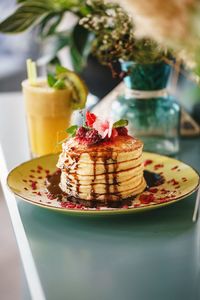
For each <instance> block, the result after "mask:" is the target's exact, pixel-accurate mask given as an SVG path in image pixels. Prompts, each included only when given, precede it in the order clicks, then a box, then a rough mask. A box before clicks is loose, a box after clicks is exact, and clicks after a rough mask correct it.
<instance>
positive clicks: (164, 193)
mask: <svg viewBox="0 0 200 300" xmlns="http://www.w3.org/2000/svg"><path fill="white" fill-rule="evenodd" d="M169 192H170V191H169V190H166V189H162V190H161V194H162V195H166V194H167V193H169Z"/></svg>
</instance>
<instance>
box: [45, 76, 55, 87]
mask: <svg viewBox="0 0 200 300" xmlns="http://www.w3.org/2000/svg"><path fill="white" fill-rule="evenodd" d="M56 81H57V79H56V78H55V76H54V75H53V74H51V73H48V75H47V82H48V85H49V86H50V87H53V86H54V84H55V83H56Z"/></svg>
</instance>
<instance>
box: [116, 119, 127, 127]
mask: <svg viewBox="0 0 200 300" xmlns="http://www.w3.org/2000/svg"><path fill="white" fill-rule="evenodd" d="M127 125H128V120H123V119H121V120H119V121H117V122H115V123H114V124H113V128H118V127H124V126H127Z"/></svg>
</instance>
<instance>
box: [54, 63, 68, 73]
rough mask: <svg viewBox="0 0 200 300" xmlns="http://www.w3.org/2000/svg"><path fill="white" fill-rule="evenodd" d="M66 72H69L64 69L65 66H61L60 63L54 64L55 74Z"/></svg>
mask: <svg viewBox="0 0 200 300" xmlns="http://www.w3.org/2000/svg"><path fill="white" fill-rule="evenodd" d="M66 72H69V70H68V69H66V68H65V67H62V66H61V65H56V75H60V74H62V73H66Z"/></svg>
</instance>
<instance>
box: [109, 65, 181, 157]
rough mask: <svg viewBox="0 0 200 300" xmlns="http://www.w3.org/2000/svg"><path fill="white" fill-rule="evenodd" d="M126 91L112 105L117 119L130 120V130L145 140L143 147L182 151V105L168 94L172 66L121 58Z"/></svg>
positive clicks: (152, 150) (155, 149) (113, 113)
mask: <svg viewBox="0 0 200 300" xmlns="http://www.w3.org/2000/svg"><path fill="white" fill-rule="evenodd" d="M121 68H122V70H123V71H124V72H126V74H127V75H126V76H125V78H124V91H123V93H122V94H120V95H119V96H118V97H117V98H116V100H115V101H114V102H113V105H112V117H113V119H114V120H117V119H127V120H128V121H129V132H130V134H131V135H133V136H135V137H138V138H140V139H141V140H142V141H143V142H144V150H146V151H151V152H157V153H161V154H165V155H174V154H176V153H177V152H178V150H179V131H180V107H179V104H178V103H177V102H176V101H175V99H174V98H173V97H172V96H170V95H169V94H168V93H167V90H166V87H167V83H168V80H169V77H170V73H171V67H170V66H169V65H167V64H165V63H164V62H160V63H155V64H137V63H135V62H132V61H121Z"/></svg>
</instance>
